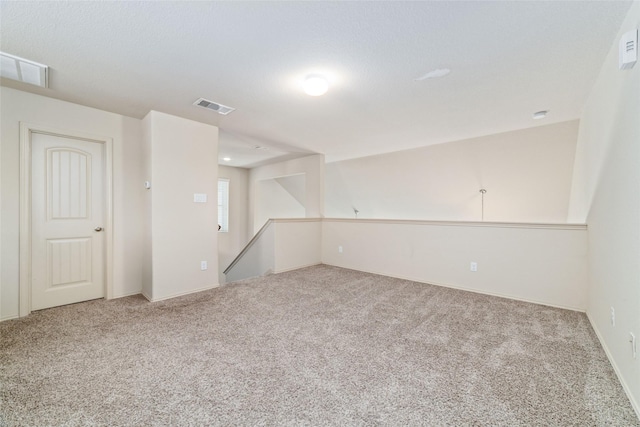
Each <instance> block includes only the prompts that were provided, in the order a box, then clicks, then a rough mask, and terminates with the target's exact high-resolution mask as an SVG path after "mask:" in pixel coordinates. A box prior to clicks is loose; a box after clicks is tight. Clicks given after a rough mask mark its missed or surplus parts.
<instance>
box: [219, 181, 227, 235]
mask: <svg viewBox="0 0 640 427" xmlns="http://www.w3.org/2000/svg"><path fill="white" fill-rule="evenodd" d="M218 225H219V226H220V230H219V231H221V232H224V233H227V232H229V180H228V179H219V180H218Z"/></svg>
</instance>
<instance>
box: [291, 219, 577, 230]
mask: <svg viewBox="0 0 640 427" xmlns="http://www.w3.org/2000/svg"><path fill="white" fill-rule="evenodd" d="M283 221H289V220H283ZM322 222H352V223H364V224H399V225H432V226H442V227H488V228H536V229H550V230H586V229H587V224H570V223H563V224H557V223H556V224H554V223H536V222H490V221H482V222H481V221H432V220H415V219H368V218H366V219H365V218H323V219H322Z"/></svg>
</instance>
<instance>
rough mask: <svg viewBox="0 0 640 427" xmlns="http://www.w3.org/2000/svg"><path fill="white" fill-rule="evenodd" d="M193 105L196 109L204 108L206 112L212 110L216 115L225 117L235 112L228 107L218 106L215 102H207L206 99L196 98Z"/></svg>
mask: <svg viewBox="0 0 640 427" xmlns="http://www.w3.org/2000/svg"><path fill="white" fill-rule="evenodd" d="M193 105H197V106H198V107H202V108H206V109H208V110H213V111H215V112H216V113H218V114H222V115H223V116H226V115H227V114H229V113H230V112H232V111H235V108H233V107H228V106H226V105H222V104H218V103H217V102H213V101H209V100H208V99H204V98H198V99H197V100H196V102H194V103H193Z"/></svg>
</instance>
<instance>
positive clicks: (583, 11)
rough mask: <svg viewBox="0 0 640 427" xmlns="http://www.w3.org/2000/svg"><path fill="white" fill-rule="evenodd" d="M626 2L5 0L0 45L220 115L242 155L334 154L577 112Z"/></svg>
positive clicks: (229, 151)
mask: <svg viewBox="0 0 640 427" xmlns="http://www.w3.org/2000/svg"><path fill="white" fill-rule="evenodd" d="M630 4H631V3H630V2H610V1H606V2H598V1H588V2H586V1H585V2H583V1H570V2H556V1H544V2H543V1H533V2H526V1H518V2H480V1H475V2H457V1H456V2H453V1H452V2H183V1H180V2H177V1H176V2H8V1H2V2H0V12H1V16H0V24H1V27H0V36H1V39H0V50H2V51H4V52H7V53H11V54H14V55H18V56H22V57H25V58H28V59H31V60H34V61H37V62H41V63H44V64H47V65H49V66H50V67H51V75H50V89H39V88H35V87H31V86H29V85H25V84H20V83H17V82H11V81H8V80H6V79H3V80H2V84H3V85H6V86H11V87H15V88H18V89H21V90H27V91H30V92H35V93H40V94H44V95H47V96H51V97H54V98H59V99H63V100H67V101H71V102H75V103H79V104H83V105H88V106H91V107H96V108H100V109H103V110H107V111H113V112H117V113H120V114H124V115H127V116H132V117H138V118H142V117H144V116H145V115H146V114H147V112H148V111H149V110H152V109H153V110H158V111H162V112H165V113H169V114H174V115H177V116H181V117H185V118H189V119H193V120H198V121H201V122H205V123H210V124H214V125H217V126H219V127H220V128H221V144H220V156H221V157H223V156H226V155H228V156H230V157H232V158H233V160H232V162H229V164H231V165H234V166H251V165H255V164H258V163H260V162H264V161H269V160H273V159H276V158H281V157H280V156H288V157H291V156H296V155H301V154H304V153H324V154H326V157H327V161H334V160H340V159H346V158H352V157H360V156H365V155H372V154H378V153H384V152H390V151H397V150H402V149H409V148H415V147H419V146H425V145H429V144H435V143H441V142H446V141H452V140H457V139H463V138H468V137H474V136H480V135H487V134H492V133H498V132H505V131H509V130H514V129H521V128H527V127H531V126H535V125H543V124H549V123H553V122H559V121H565V120H571V119H575V118H578V117H579V116H580V112H581V108H582V106H583V105H584V102H585V100H586V97H587V96H588V94H589V91H590V89H591V86H592V84H593V82H594V81H595V78H596V76H597V73H598V71H599V69H600V67H601V65H602V63H603V60H604V56H605V55H606V52H607V51H608V49H609V48H610V46H611V45H612V43H613V42H614V38H615V35H616V33H617V31H618V29H619V26H620V24H621V23H622V20H623V18H624V16H625V14H626V12H627V11H628V9H629V7H630ZM445 67H446V68H450V69H451V70H452V71H451V73H450V74H449V75H448V76H446V77H443V78H440V79H427V80H422V81H415V79H416V78H418V77H420V76H422V75H424V74H425V73H427V72H429V71H431V70H434V69H436V68H445ZM312 72H315V73H317V72H322V73H325V74H326V75H327V76H328V77H329V78H330V80H331V82H332V83H331V88H330V89H329V92H328V93H327V94H326V95H324V96H321V97H310V96H308V95H305V94H304V93H303V92H302V91H301V89H300V86H299V85H300V81H301V79H302V78H303V77H304V76H305V75H307V74H308V73H312ZM199 97H204V98H207V99H210V100H213V101H216V102H220V103H222V104H225V105H229V106H232V107H235V108H236V109H237V110H236V111H235V112H233V113H231V114H229V115H228V116H219V115H217V114H215V113H213V112H211V111H208V110H204V109H201V108H198V107H195V106H193V105H192V103H193V102H194V101H195V100H196V99H197V98H199ZM547 109H548V110H550V111H551V112H550V114H549V116H548V117H547V119H545V120H540V121H535V122H534V121H532V119H531V114H532V113H533V112H535V111H538V110H547ZM256 145H259V146H262V147H267V148H268V149H267V150H255V149H254V148H253V147H254V146H256Z"/></svg>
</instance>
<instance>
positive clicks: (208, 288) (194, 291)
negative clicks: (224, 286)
mask: <svg viewBox="0 0 640 427" xmlns="http://www.w3.org/2000/svg"><path fill="white" fill-rule="evenodd" d="M218 287H220V284H219V283H216V284H215V285H209V286H204V287H202V288H198V289H193V290H191V291H185V292H178V293H177V294H171V295H167V296H164V297H162V298H149V297H148V296H147V295H145V294H144V292H143V293H142V296H144V297H145V298H146V299H147V300H149V301H150V302H158V301H164V300H168V299H171V298H176V297H183V296H185V295H191V294H196V293H198V292H204V291H209V290H211V289H215V288H218Z"/></svg>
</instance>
